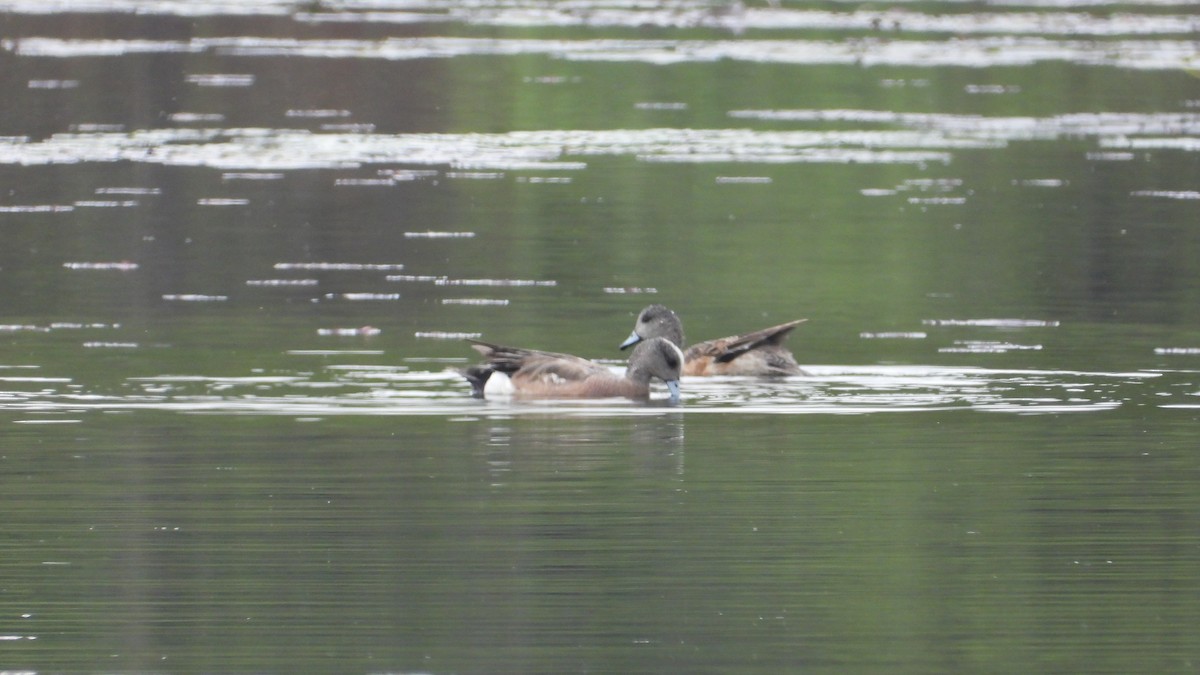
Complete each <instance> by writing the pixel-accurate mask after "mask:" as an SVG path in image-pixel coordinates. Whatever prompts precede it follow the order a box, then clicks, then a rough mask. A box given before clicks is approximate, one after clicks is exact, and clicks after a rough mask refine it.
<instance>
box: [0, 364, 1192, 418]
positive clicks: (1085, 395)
mask: <svg viewBox="0 0 1200 675" xmlns="http://www.w3.org/2000/svg"><path fill="white" fill-rule="evenodd" d="M313 354H315V352H296V353H295V354H294V355H295V356H298V357H305V356H311V355H313ZM356 354H368V355H380V354H382V352H379V351H369V350H358V351H356V350H330V351H328V352H321V355H325V356H328V355H341V356H343V357H349V356H354V355H356ZM456 365H462V363H461V362H456ZM807 368H808V370H810V371H811V372H812V375H811V376H809V377H799V378H787V379H766V380H764V379H754V378H685V380H684V383H683V385H684V392H685V393H684V399H683V404H682V405H680V406H669V405H667V404H666V403H665V401H663V400H661V399H662V392H657V394H658V395H659V396H658V397H657V400H654V401H651V402H650V403H649V404H643V403H636V402H630V401H624V400H600V401H541V402H538V401H532V402H492V401H479V400H476V399H472V398H470V396H469V387H468V386H467V384H466V382H465V381H464V380H463V379H462V378H461V376H459V375H458V373H457V372H456V371H455V370H454V369H449V368H448V369H446V370H440V371H414V370H409V369H408V367H407V366H372V365H352V364H351V365H333V366H329V367H326V368H324V369H321V370H320V371H318V372H309V371H302V372H301V371H298V372H296V373H288V374H278V375H255V376H248V377H207V376H189V375H163V376H157V377H138V378H130V379H128V380H127V381H126V383H125V386H124V389H125V391H123V392H122V393H119V394H102V393H89V392H87V391H86V387H81V386H80V385H79V384H78V383H77V382H74V381H72V380H70V379H55V378H49V379H48V378H33V379H32V380H27V379H25V378H8V379H6V380H3V381H4V382H5V383H7V384H8V385H9V386H10V387H12V386H14V385H17V384H22V383H25V384H32V385H36V387H37V390H36V391H9V392H0V411H8V412H16V413H23V414H29V413H34V412H36V413H42V414H46V413H51V414H55V413H58V414H70V415H73V416H78V415H79V414H81V413H82V412H87V411H92V412H97V411H98V412H119V411H137V410H157V411H170V412H178V413H192V414H221V415H284V416H288V415H291V416H297V417H314V416H334V415H339V416H340V415H455V416H457V415H463V414H479V415H495V414H503V415H524V414H531V413H536V414H553V415H560V416H568V417H569V416H580V415H584V416H598V415H599V416H626V415H635V416H636V415H656V414H662V413H664V412H673V413H687V414H703V413H709V414H771V415H775V414H782V415H796V414H831V415H862V414H875V413H887V412H890V413H898V412H899V413H903V412H909V413H912V412H930V411H951V410H961V411H971V410H974V411H983V412H1011V413H1021V414H1060V413H1065V412H1097V411H1104V410H1112V409H1114V408H1118V407H1120V406H1122V405H1126V404H1128V403H1130V402H1131V401H1135V400H1138V401H1141V400H1146V399H1148V398H1152V399H1154V405H1156V406H1158V407H1181V406H1186V405H1189V404H1194V403H1195V401H1194V397H1189V398H1187V400H1184V401H1180V400H1178V399H1177V396H1178V393H1177V392H1174V391H1172V392H1169V395H1168V392H1166V391H1148V390H1149V389H1154V388H1153V387H1147V385H1148V384H1149V383H1151V382H1153V381H1155V380H1157V379H1159V378H1161V377H1163V375H1164V373H1161V372H1151V371H1139V372H1128V373H1117V372H1114V373H1101V372H1078V371H1043V370H994V369H985V368H948V367H937V366H861V367H840V366H839V367H834V366H809V367H807ZM614 370H617V367H614ZM1158 389H1172V386H1171V385H1170V384H1169V383H1168V384H1165V385H1164V387H1159V388H1158Z"/></svg>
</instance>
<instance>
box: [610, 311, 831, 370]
mask: <svg viewBox="0 0 1200 675" xmlns="http://www.w3.org/2000/svg"><path fill="white" fill-rule="evenodd" d="M805 321H807V319H796V320H795V321H789V322H787V323H782V324H779V325H778V326H771V327H770V328H763V329H762V330H756V331H754V332H751V333H743V334H741V335H731V336H729V337H723V338H718V339H716V340H707V341H705V342H698V343H696V344H694V345H692V346H690V347H688V348H687V349H685V350H684V351H683V355H684V366H683V374H684V375H769V376H787V375H807V374H808V373H805V372H804V370H803V369H802V368H800V366H799V365H798V364H797V363H796V357H794V356H792V353H791V352H790V351H788V348H787V347H785V346H784V345H783V342H784V340H786V339H787V336H788V334H789V333H791V332H792V329H793V328H795V327H796V326H798V325H800V324H802V323H804V322H805ZM655 338H665V339H667V340H670V341H671V342H673V343H674V344H675V345H677V346H678V347H679V348H680V349H683V322H682V321H681V320H680V319H679V315H678V314H676V313H675V312H673V311H671V310H670V309H668V308H667V307H665V306H663V305H650V306H649V307H646V308H645V309H643V310H642V311H641V313H640V314H638V317H637V320H636V321H635V322H634V325H633V332H632V333H630V335H629V337H628V338H627V339H626V340H625V342H623V343H621V349H626V348H628V347H631V346H633V345H636V344H638V343H640V342H642V341H644V340H651V339H655Z"/></svg>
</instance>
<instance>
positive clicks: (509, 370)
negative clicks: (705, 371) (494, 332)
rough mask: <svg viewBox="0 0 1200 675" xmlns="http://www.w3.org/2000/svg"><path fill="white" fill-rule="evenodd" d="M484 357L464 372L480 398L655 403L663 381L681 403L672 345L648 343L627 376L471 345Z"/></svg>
mask: <svg viewBox="0 0 1200 675" xmlns="http://www.w3.org/2000/svg"><path fill="white" fill-rule="evenodd" d="M468 342H470V343H471V347H472V348H474V349H475V350H476V351H478V352H479V353H480V354H482V355H483V358H484V362H483V363H482V364H479V365H476V366H471V367H469V368H466V369H464V370H463V371H461V372H462V374H463V376H464V377H466V378H467V381H468V382H470V383H471V395H472V396H475V397H477V398H509V397H515V398H525V399H555V398H613V397H623V398H630V399H637V400H646V399H649V398H650V381H651V380H652V379H654V378H657V379H659V380H662V381H663V382H664V383H666V385H667V389H668V391H670V394H671V397H670V400H671V402H672V403H677V402H678V401H679V377H680V370H681V368H682V367H683V353H682V352H681V351H680V350H679V347H677V346H675V345H674V344H673V343H671V341H669V340H666V339H663V338H655V339H650V340H646V341H644V342H643V343H642V344H640V345H638V346H637V348H636V349H634V350H633V353H631V354H630V355H629V364H628V367H627V368H626V370H625V375H624V376H623V377H622V376H619V375H616V374H614V373H613V372H612V371H611V370H609V369H608V368H606V367H605V366H602V365H600V364H598V363H595V362H593V361H588V360H587V359H584V358H580V357H578V356H572V355H570V354H558V353H555V352H544V351H539V350H536V349H522V348H520V347H505V346H502V345H496V344H492V343H489V342H483V341H480V340H468Z"/></svg>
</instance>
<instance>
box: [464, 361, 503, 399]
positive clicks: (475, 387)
mask: <svg viewBox="0 0 1200 675" xmlns="http://www.w3.org/2000/svg"><path fill="white" fill-rule="evenodd" d="M458 372H459V373H460V374H461V375H462V376H463V377H465V378H467V382H470V383H471V396H473V397H474V398H483V390H484V388H485V387H486V386H487V382H488V380H489V379H490V378H491V377H492V375H493V374H494V373H495V372H496V371H495V370H493V369H492V368H490V367H489V366H486V365H478V366H470V367H468V368H463V369H462V370H460V371H458Z"/></svg>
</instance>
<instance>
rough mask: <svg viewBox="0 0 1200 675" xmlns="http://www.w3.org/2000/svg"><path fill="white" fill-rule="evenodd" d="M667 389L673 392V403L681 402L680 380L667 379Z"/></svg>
mask: <svg viewBox="0 0 1200 675" xmlns="http://www.w3.org/2000/svg"><path fill="white" fill-rule="evenodd" d="M667 391H669V392H671V403H679V380H667Z"/></svg>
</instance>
